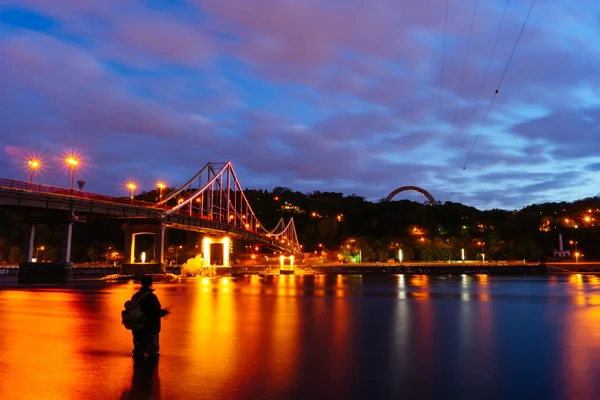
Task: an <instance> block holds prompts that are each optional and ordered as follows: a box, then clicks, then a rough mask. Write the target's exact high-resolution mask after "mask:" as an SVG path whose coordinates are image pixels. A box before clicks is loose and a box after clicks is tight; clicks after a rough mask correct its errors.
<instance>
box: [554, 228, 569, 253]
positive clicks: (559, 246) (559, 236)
mask: <svg viewBox="0 0 600 400" xmlns="http://www.w3.org/2000/svg"><path fill="white" fill-rule="evenodd" d="M552 254H553V255H554V257H558V258H571V250H565V249H564V247H563V239H562V233H559V234H558V250H557V249H554V251H552Z"/></svg>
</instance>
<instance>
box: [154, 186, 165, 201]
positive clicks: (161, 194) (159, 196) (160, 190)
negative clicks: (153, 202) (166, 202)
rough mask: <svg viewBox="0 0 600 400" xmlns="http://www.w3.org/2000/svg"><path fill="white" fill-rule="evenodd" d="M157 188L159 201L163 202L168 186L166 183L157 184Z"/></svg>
mask: <svg viewBox="0 0 600 400" xmlns="http://www.w3.org/2000/svg"><path fill="white" fill-rule="evenodd" d="M156 187H157V188H158V199H159V200H162V196H163V189H164V188H165V187H167V185H165V183H164V182H158V183H157V184H156Z"/></svg>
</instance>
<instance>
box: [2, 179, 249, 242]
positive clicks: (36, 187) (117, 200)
mask: <svg viewBox="0 0 600 400" xmlns="http://www.w3.org/2000/svg"><path fill="white" fill-rule="evenodd" d="M0 188H4V189H14V190H26V191H29V192H34V193H48V194H52V195H59V196H66V197H75V198H80V199H86V200H93V201H102V202H107V203H113V204H123V205H130V206H137V207H145V208H153V209H160V210H170V209H171V208H172V206H169V205H167V204H160V205H159V204H156V203H150V202H147V201H141V200H132V199H130V198H126V197H125V198H124V197H112V196H106V195H103V194H97V193H90V192H84V191H81V190H75V189H74V190H73V192H71V190H70V189H67V188H63V187H59V186H50V185H43V184H40V183H34V184H31V185H30V184H29V182H25V181H19V180H15V179H5V178H0ZM175 214H176V215H181V216H185V217H191V218H197V219H202V220H208V221H213V218H211V217H210V216H207V215H198V214H197V213H190V212H189V211H188V210H186V209H179V210H177V212H176V213H175ZM222 226H223V227H226V226H229V224H227V223H224V224H222ZM238 228H239V227H238ZM240 229H242V230H243V228H240ZM245 230H246V231H249V232H253V233H257V234H260V233H258V232H256V228H255V226H250V227H249V228H246V229H245Z"/></svg>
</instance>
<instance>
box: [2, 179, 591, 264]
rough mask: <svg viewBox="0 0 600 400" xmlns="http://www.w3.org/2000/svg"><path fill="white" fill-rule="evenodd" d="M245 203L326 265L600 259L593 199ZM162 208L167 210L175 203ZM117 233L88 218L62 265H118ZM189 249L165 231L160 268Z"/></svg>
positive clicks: (12, 230) (53, 254) (14, 219)
mask: <svg viewBox="0 0 600 400" xmlns="http://www.w3.org/2000/svg"><path fill="white" fill-rule="evenodd" d="M185 195H186V194H185V193H183V194H182V195H181V196H182V197H185ZM245 195H246V197H247V198H248V201H249V202H250V204H251V206H252V208H253V210H254V212H255V213H256V215H257V217H258V219H259V220H260V222H261V223H262V224H263V226H265V227H266V228H269V227H274V226H275V224H276V223H277V221H278V220H279V218H281V217H284V218H285V219H286V220H287V219H289V218H290V217H293V218H294V222H295V225H296V230H297V234H298V239H299V241H300V243H302V245H303V249H304V252H305V253H307V254H312V255H317V256H322V255H325V256H326V257H327V258H329V259H331V260H335V259H338V260H346V261H349V260H356V258H357V257H360V259H361V260H362V261H386V260H389V259H392V258H393V259H398V258H399V256H400V254H402V258H403V260H405V261H410V260H419V261H448V260H460V259H461V257H462V252H463V250H464V253H465V258H466V259H469V260H476V259H478V260H482V259H483V258H485V260H516V259H519V260H522V259H525V260H528V261H538V260H543V259H548V258H549V257H550V258H551V257H552V252H553V250H554V249H556V248H557V247H558V234H559V233H561V234H562V235H563V243H564V247H565V248H566V249H570V250H572V253H574V252H575V251H577V252H579V254H581V256H582V257H583V259H585V260H595V259H599V258H600V248H598V246H596V240H597V238H598V226H597V223H596V215H598V217H599V218H600V198H598V197H593V198H587V199H583V200H578V201H575V202H561V203H543V204H533V205H530V206H527V207H525V208H523V209H521V210H510V211H509V210H499V209H493V210H478V209H476V208H473V207H470V206H466V205H463V204H460V203H454V202H446V203H443V204H441V203H438V204H435V205H426V204H423V203H419V202H415V201H408V200H399V201H391V202H385V201H382V200H381V201H377V202H371V201H367V200H365V199H364V198H363V197H360V196H357V195H354V194H352V195H343V194H342V193H335V192H319V191H314V192H312V193H302V192H298V191H293V190H291V189H289V188H285V187H276V188H274V189H273V190H271V191H269V190H254V189H248V190H245ZM157 198H158V193H156V191H150V192H143V193H141V194H139V195H138V196H136V199H137V200H142V201H149V202H154V201H156V200H157ZM171 201H172V202H173V204H176V201H177V199H172V200H171ZM0 217H1V218H0V262H8V263H16V262H19V261H21V260H22V258H23V250H22V249H23V244H24V240H25V239H24V238H25V228H24V221H25V219H26V218H27V217H28V213H27V211H24V210H17V209H10V208H6V209H1V210H0ZM599 222H600V221H599ZM123 223H124V220H119V219H109V218H103V217H93V216H90V217H88V219H87V222H86V223H84V224H76V225H75V228H74V234H73V245H72V259H73V260H74V261H75V262H101V261H113V260H114V259H115V257H114V254H115V253H117V254H119V255H120V256H119V257H121V256H122V251H123V245H124V233H123V230H122V225H123ZM59 228H60V223H59V222H58V221H54V222H53V220H52V219H50V222H49V223H48V224H46V225H39V226H38V227H37V230H36V250H37V252H38V258H39V259H41V260H57V259H58V257H59V255H60V245H61V241H62V234H61V232H60V229H59ZM146 242H147V243H144V240H142V243H141V244H138V245H137V246H136V248H140V246H141V248H147V249H148V250H149V251H151V246H152V240H150V239H148V240H146ZM199 243H200V236H199V235H198V234H196V233H193V232H182V231H175V230H169V231H168V237H167V252H166V258H167V260H174V259H175V257H176V255H177V257H181V259H183V258H184V257H189V256H192V257H193V256H195V255H196V254H197V251H198V248H197V246H198V244H199ZM249 245H250V246H251V244H248V243H244V242H241V241H234V253H235V252H237V253H240V254H242V253H244V252H245V251H246V249H247V248H248V247H247V246H249ZM42 246H43V250H40V248H41V247H42ZM179 246H181V253H180V254H178V252H179V251H180V250H179V249H178V248H179ZM400 250H401V253H400V252H399V251H400ZM39 253H41V254H39ZM181 259H180V260H179V261H181Z"/></svg>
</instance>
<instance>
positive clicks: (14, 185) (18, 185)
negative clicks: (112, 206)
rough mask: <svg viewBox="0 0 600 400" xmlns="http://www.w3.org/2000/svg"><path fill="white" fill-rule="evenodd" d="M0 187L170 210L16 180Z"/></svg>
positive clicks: (0, 179) (10, 180)
mask: <svg viewBox="0 0 600 400" xmlns="http://www.w3.org/2000/svg"><path fill="white" fill-rule="evenodd" d="M0 187H3V188H8V189H16V190H29V191H31V192H38V193H50V194H58V195H62V196H69V197H78V198H82V199H88V200H97V201H105V202H109V203H119V204H129V205H134V206H140V207H152V208H161V209H165V210H168V209H169V207H168V206H162V205H161V206H157V205H156V204H155V203H150V202H147V201H141V200H132V199H129V198H124V197H113V196H106V195H103V194H97V193H91V192H84V191H82V190H75V189H73V190H72V191H71V189H66V188H63V187H59V186H50V185H43V184H41V183H34V184H31V185H30V184H29V182H24V181H18V180H15V179H2V178H0Z"/></svg>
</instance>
